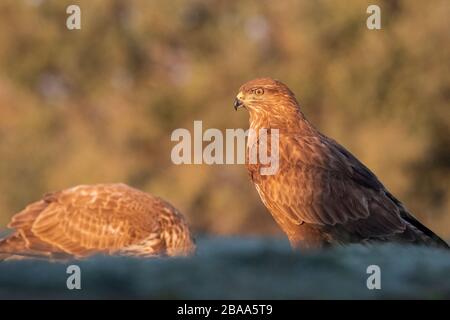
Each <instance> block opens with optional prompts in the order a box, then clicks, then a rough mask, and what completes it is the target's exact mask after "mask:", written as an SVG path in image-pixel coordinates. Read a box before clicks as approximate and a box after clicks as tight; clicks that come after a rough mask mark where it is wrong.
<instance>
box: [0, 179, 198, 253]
mask: <svg viewBox="0 0 450 320" xmlns="http://www.w3.org/2000/svg"><path fill="white" fill-rule="evenodd" d="M8 227H10V228H14V229H15V231H14V232H13V233H12V234H10V235H9V236H7V237H6V238H4V239H1V240H0V259H8V258H9V259H11V258H12V259H15V258H21V257H28V258H30V257H31V258H46V259H50V260H60V259H62V260H66V259H81V258H85V257H88V256H91V255H94V254H106V255H126V256H138V257H153V256H176V255H189V254H191V253H193V252H194V250H195V245H194V242H193V239H192V237H191V234H190V232H189V228H188V226H187V224H186V222H185V219H184V217H183V216H182V214H181V213H180V212H179V211H178V210H177V209H175V208H174V207H173V206H172V205H170V204H169V203H168V202H166V201H164V200H162V199H161V198H158V197H155V196H152V195H150V194H148V193H145V192H142V191H139V190H137V189H134V188H131V187H129V186H127V185H125V184H98V185H80V186H76V187H73V188H70V189H66V190H63V191H59V192H55V193H50V194H47V195H45V196H44V197H43V199H42V200H39V201H37V202H34V203H32V204H30V205H28V206H27V207H26V208H25V209H24V210H23V211H21V212H19V213H17V214H16V215H14V216H13V217H12V220H11V222H10V224H9V225H8Z"/></svg>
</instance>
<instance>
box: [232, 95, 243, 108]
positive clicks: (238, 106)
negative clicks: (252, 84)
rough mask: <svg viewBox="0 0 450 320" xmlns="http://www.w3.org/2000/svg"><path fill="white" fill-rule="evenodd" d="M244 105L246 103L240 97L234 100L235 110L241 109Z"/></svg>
mask: <svg viewBox="0 0 450 320" xmlns="http://www.w3.org/2000/svg"><path fill="white" fill-rule="evenodd" d="M243 106H244V103H243V102H242V101H241V100H239V99H238V98H236V99H235V100H234V110H237V109H239V108H240V107H243Z"/></svg>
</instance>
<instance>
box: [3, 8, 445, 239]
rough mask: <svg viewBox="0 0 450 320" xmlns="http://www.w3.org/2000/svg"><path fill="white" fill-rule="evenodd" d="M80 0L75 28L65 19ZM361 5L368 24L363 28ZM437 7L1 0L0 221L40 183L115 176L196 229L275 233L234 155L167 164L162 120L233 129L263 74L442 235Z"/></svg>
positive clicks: (167, 130) (37, 192)
mask: <svg viewBox="0 0 450 320" xmlns="http://www.w3.org/2000/svg"><path fill="white" fill-rule="evenodd" d="M70 4H77V5H79V6H80V7H81V18H82V22H81V25H82V29H81V30H73V31H69V30H68V29H67V28H66V18H67V17H68V15H67V14H66V8H67V6H68V5H70ZM369 4H378V5H379V6H380V7H381V14H382V30H379V31H377V30H374V31H371V30H368V29H367V27H366V19H367V17H368V14H367V13H366V9H367V6H368V5H369ZM449 16H450V3H449V1H448V0H435V1H432V2H431V1H430V2H426V1H393V0H392V1H359V0H352V1H345V2H343V1H337V0H334V1H333V0H322V1H306V0H304V1H294V0H289V1H279V2H276V3H275V2H273V1H269V0H259V1H227V0H204V1H201V0H194V1H181V0H171V1H148V0H132V1H125V0H123V1H122V0H111V1H101V0H89V1H88V0H84V1H74V0H73V1H65V0H53V1H45V0H2V1H1V2H0V227H4V226H5V225H6V224H7V222H8V220H9V219H10V217H11V216H12V215H13V214H14V213H15V212H17V211H18V210H20V209H22V208H23V207H24V206H25V205H26V204H28V203H29V202H31V201H34V200H37V199H39V198H40V197H41V196H42V195H43V194H44V193H46V192H49V191H55V190H59V189H63V188H67V187H70V186H74V185H77V184H87V183H99V182H125V183H127V184H130V185H132V186H134V187H137V188H140V189H143V190H145V191H148V192H151V193H153V194H157V195H160V196H162V197H163V198H166V199H167V200H169V201H170V202H172V203H173V204H174V205H175V206H176V207H178V208H179V209H180V210H181V211H182V212H183V213H184V214H185V215H186V216H187V217H188V219H189V221H190V223H191V225H192V226H193V228H194V231H195V232H198V233H209V234H219V235H236V234H243V235H255V234H258V235H274V234H277V235H280V236H281V233H280V231H279V229H278V227H277V226H276V225H275V223H274V222H273V220H272V218H271V216H270V214H268V212H267V211H266V209H265V208H264V207H263V205H262V204H261V202H260V200H259V197H258V195H257V193H256V190H255V189H254V187H253V185H252V184H251V183H250V180H249V178H248V176H247V172H246V169H245V167H244V166H243V165H213V166H208V165H180V166H176V165H174V164H173V163H172V162H171V159H170V152H171V149H172V147H173V146H174V145H175V143H174V142H171V141H170V135H171V133H172V131H173V130H175V129H177V128H187V129H189V130H192V127H193V121H194V120H203V128H204V130H205V129H206V128H211V127H214V128H219V129H222V130H224V129H225V128H247V127H248V115H247V114H246V113H245V112H234V110H233V106H232V104H233V100H234V97H235V95H236V93H237V90H238V88H239V86H240V85H241V84H242V83H244V82H246V81H247V80H250V79H252V78H255V77H260V76H271V77H274V78H278V79H280V80H282V81H283V82H285V83H287V84H288V85H289V86H290V87H291V89H292V90H293V91H294V92H295V93H296V95H297V98H298V100H299V101H300V103H301V106H302V108H303V111H304V113H305V114H306V116H307V117H308V118H309V119H310V120H311V122H312V123H313V124H315V126H316V127H318V128H319V129H320V130H321V131H322V132H324V133H325V134H327V135H330V136H332V137H333V138H335V139H336V140H338V141H339V142H340V143H341V144H343V145H344V146H346V147H347V148H348V149H349V150H351V151H352V152H353V153H354V154H355V155H356V156H357V157H358V158H359V159H360V160H362V161H363V162H364V163H365V164H366V165H367V166H369V167H370V168H371V169H372V170H373V171H374V172H375V174H377V175H378V177H379V178H380V180H381V181H382V182H383V183H384V184H385V185H386V186H387V188H389V189H390V191H391V192H392V193H393V194H395V195H396V196H397V197H398V198H399V199H400V200H401V201H403V202H404V203H405V204H406V206H407V207H408V208H409V209H410V210H411V211H412V212H413V213H414V214H415V215H416V216H417V217H418V218H419V219H420V220H421V221H423V222H424V223H425V224H426V225H428V226H429V227H431V228H432V229H433V230H434V231H436V232H437V233H438V234H440V235H441V236H443V237H445V238H447V239H448V238H450V212H449V211H450V201H449V194H450V105H449V100H450V19H449V18H448V17H449Z"/></svg>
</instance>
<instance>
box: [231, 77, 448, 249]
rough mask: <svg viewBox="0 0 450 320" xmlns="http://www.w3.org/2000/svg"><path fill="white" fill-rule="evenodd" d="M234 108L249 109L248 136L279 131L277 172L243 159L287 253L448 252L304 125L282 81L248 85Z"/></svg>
mask: <svg viewBox="0 0 450 320" xmlns="http://www.w3.org/2000/svg"><path fill="white" fill-rule="evenodd" d="M234 107H235V109H238V108H241V107H243V108H245V109H247V110H248V112H249V114H250V129H251V130H252V131H253V132H256V133H257V132H259V131H260V129H265V130H267V132H268V133H267V138H266V139H265V140H263V141H267V143H270V142H271V141H272V139H271V138H272V137H271V136H272V135H273V134H272V131H274V130H273V129H278V138H279V140H278V141H279V146H278V150H279V164H278V165H279V167H278V171H277V172H276V173H275V174H268V175H264V174H261V168H262V167H264V165H261V164H258V163H254V164H253V163H250V161H248V160H247V168H248V171H249V174H250V177H251V179H252V181H253V183H254V184H255V187H256V189H257V191H258V193H259V195H260V197H261V200H262V201H263V203H264V204H265V206H266V207H267V208H268V209H269V211H270V212H271V214H272V216H273V217H274V219H275V221H276V222H277V223H278V224H279V225H280V227H281V228H282V229H283V231H284V232H285V233H286V235H287V236H288V238H289V241H290V243H291V245H292V246H293V247H294V248H320V247H323V246H326V245H330V244H346V243H371V242H386V241H395V242H402V243H411V244H422V245H432V246H438V247H445V248H448V245H447V244H446V243H445V242H444V241H443V240H442V239H440V238H439V237H438V236H437V235H436V234H434V233H433V232H432V231H431V230H430V229H428V228H427V227H425V226H424V225H423V224H422V223H420V222H419V221H418V220H417V219H416V218H415V217H414V216H413V215H412V214H411V213H410V212H409V211H408V210H407V209H406V208H405V206H404V205H403V204H402V203H401V202H400V201H399V200H397V199H396V198H395V197H394V196H393V195H392V194H391V193H390V192H389V191H388V190H387V189H386V188H385V187H384V186H383V184H382V183H381V182H380V181H379V180H378V178H377V177H376V176H375V175H374V174H373V173H372V172H371V171H370V170H369V169H368V168H367V167H366V166H365V165H363V164H362V163H361V162H360V161H359V160H358V159H356V157H354V156H353V155H352V154H351V153H350V152H349V151H348V150H346V149H345V148H344V147H342V146H341V145H339V144H338V143H337V142H336V141H334V140H332V139H330V138H328V137H327V136H325V135H323V134H322V133H320V132H319V131H318V130H317V129H316V128H314V127H313V126H312V125H311V124H310V123H309V122H308V120H307V119H306V118H305V116H304V115H303V113H302V111H301V110H300V107H299V104H298V102H297V100H296V98H295V96H294V94H293V93H292V91H291V90H290V89H289V88H288V87H287V86H286V85H285V84H283V83H281V82H280V81H277V80H274V79H271V78H260V79H255V80H252V81H249V82H247V83H246V84H244V85H243V86H241V88H240V89H239V92H238V95H237V97H236V100H235V103H234ZM275 141H276V140H275ZM261 143H262V140H261V138H260V137H257V138H256V139H249V140H248V144H247V157H248V155H249V154H250V151H249V150H252V148H254V147H255V145H256V149H259V148H260V144H261ZM266 149H267V150H271V146H266Z"/></svg>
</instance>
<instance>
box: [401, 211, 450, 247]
mask: <svg viewBox="0 0 450 320" xmlns="http://www.w3.org/2000/svg"><path fill="white" fill-rule="evenodd" d="M402 218H403V219H404V220H405V221H406V222H408V223H409V224H410V225H411V226H412V227H414V228H415V229H417V230H418V231H420V232H421V233H422V234H423V235H424V237H421V238H422V241H418V242H422V243H424V244H427V245H432V246H435V247H439V248H445V249H450V246H449V245H448V244H447V242H445V241H444V240H442V239H441V238H440V237H439V236H438V235H437V234H435V233H434V232H433V231H431V230H430V229H428V228H427V227H426V226H424V225H423V224H422V223H421V222H420V221H418V220H417V219H416V218H414V217H413V216H412V215H410V214H408V213H406V212H405V214H403V215H402Z"/></svg>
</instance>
